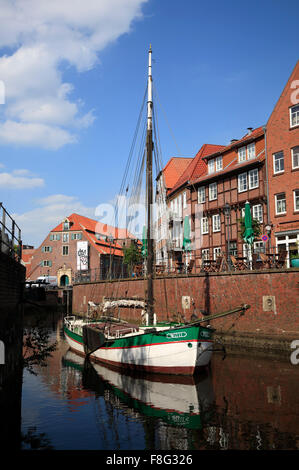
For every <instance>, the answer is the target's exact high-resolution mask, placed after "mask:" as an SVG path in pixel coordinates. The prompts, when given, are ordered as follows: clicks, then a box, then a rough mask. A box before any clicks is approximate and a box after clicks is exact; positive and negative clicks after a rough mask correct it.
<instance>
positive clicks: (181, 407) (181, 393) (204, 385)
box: [63, 351, 214, 448]
mask: <svg viewBox="0 0 299 470" xmlns="http://www.w3.org/2000/svg"><path fill="white" fill-rule="evenodd" d="M63 364H64V365H65V366H68V367H74V368H77V369H79V370H81V371H82V384H83V387H84V388H85V389H86V390H91V391H93V392H94V393H95V395H96V397H97V398H99V397H103V398H104V400H105V402H106V403H107V404H108V406H109V407H113V409H114V410H118V411H119V412H120V413H124V414H125V415H127V416H128V415H131V417H132V416H133V417H134V420H135V421H136V420H138V419H139V420H143V419H144V417H149V418H156V419H159V420H161V422H163V423H165V424H166V425H167V428H168V432H170V428H171V427H179V428H185V429H197V430H198V429H201V428H202V426H203V423H204V422H205V421H207V420H208V419H209V416H210V414H211V408H212V404H213V403H214V394H213V386H212V381H211V378H210V377H209V375H208V374H202V375H201V376H196V377H184V376H173V375H172V376H166V375H158V374H157V375H155V374H147V375H145V374H143V375H136V374H129V373H124V372H121V373H120V372H119V371H118V370H113V369H111V368H108V367H106V366H103V365H100V364H98V363H90V362H88V361H87V362H84V359H83V358H81V357H80V356H78V355H77V354H76V353H74V352H72V351H68V352H67V353H66V354H65V356H64V359H63ZM98 405H99V406H101V405H102V403H98ZM98 411H100V410H98ZM160 438H161V436H160ZM181 438H182V436H181ZM164 439H165V438H164ZM180 445H181V444H180ZM186 448H188V447H186Z"/></svg>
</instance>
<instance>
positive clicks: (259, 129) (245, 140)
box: [203, 126, 264, 160]
mask: <svg viewBox="0 0 299 470" xmlns="http://www.w3.org/2000/svg"><path fill="white" fill-rule="evenodd" d="M263 134H264V129H263V126H260V127H257V128H256V129H253V130H252V132H251V133H250V134H249V133H247V134H245V135H244V137H242V138H241V139H239V140H236V141H234V142H232V143H230V144H229V145H226V146H224V147H222V149H219V150H215V151H214V152H213V153H209V154H208V155H205V156H204V157H203V158H205V159H206V160H209V159H210V158H213V157H215V156H216V155H219V154H220V153H221V154H224V153H226V152H228V151H229V150H231V149H233V148H235V147H241V146H242V145H245V144H247V143H250V142H251V141H252V140H255V139H257V138H258V137H260V136H262V135H263ZM206 157H209V158H206Z"/></svg>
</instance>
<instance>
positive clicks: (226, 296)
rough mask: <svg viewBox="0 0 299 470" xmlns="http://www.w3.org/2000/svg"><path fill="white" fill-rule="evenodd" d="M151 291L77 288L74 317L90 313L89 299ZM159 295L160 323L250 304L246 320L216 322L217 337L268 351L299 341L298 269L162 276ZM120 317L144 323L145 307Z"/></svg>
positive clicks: (130, 283) (114, 284)
mask: <svg viewBox="0 0 299 470" xmlns="http://www.w3.org/2000/svg"><path fill="white" fill-rule="evenodd" d="M145 289H146V282H145V281H144V280H143V279H124V280H117V281H110V282H105V281H99V282H94V283H93V282H91V283H84V284H83V283H82V284H76V285H74V287H73V313H74V314H78V315H83V316H84V315H86V313H87V304H88V301H92V302H94V303H101V302H102V300H103V297H114V298H132V297H144V293H145ZM154 297H155V302H156V308H155V311H156V313H157V315H158V319H159V321H162V320H175V319H178V318H179V317H180V315H183V316H184V317H185V318H186V319H187V320H190V318H191V315H192V314H193V313H195V314H196V315H197V316H200V317H202V316H203V315H202V313H201V311H205V312H206V313H207V314H210V315H212V314H216V313H221V312H225V311H228V310H231V309H234V308H236V307H238V306H240V305H241V304H249V305H250V306H251V307H250V309H249V310H247V311H246V313H245V315H243V316H239V314H233V315H229V316H227V317H224V318H219V319H215V320H212V321H211V322H210V324H211V326H212V327H214V328H216V330H217V334H221V335H222V336H223V335H224V336H226V338H229V339H228V340H227V341H228V344H232V345H235V346H241V347H243V346H244V344H248V346H249V347H254V348H257V349H265V348H266V349H267V348H269V346H270V345H271V344H272V347H273V349H275V348H278V349H288V350H289V347H290V340H292V339H298V340H299V269H296V268H292V269H286V270H275V271H274V270H261V271H240V272H232V273H207V274H205V273H203V274H194V275H188V276H186V275H182V276H176V277H174V276H163V277H162V276H161V277H157V278H156V279H155V280H154ZM120 313H121V317H122V318H124V319H128V320H131V321H132V320H133V321H135V322H137V323H139V322H140V321H141V311H140V309H132V308H126V309H121V312H120ZM117 314H118V311H116V312H115V315H116V316H117ZM242 338H243V339H242ZM274 343H275V344H274ZM284 343H285V344H284Z"/></svg>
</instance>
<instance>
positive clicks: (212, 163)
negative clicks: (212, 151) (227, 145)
mask: <svg viewBox="0 0 299 470" xmlns="http://www.w3.org/2000/svg"><path fill="white" fill-rule="evenodd" d="M214 168H215V160H214V159H212V160H209V161H208V172H209V174H210V173H214V171H215V169H214Z"/></svg>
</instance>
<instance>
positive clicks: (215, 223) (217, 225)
mask: <svg viewBox="0 0 299 470" xmlns="http://www.w3.org/2000/svg"><path fill="white" fill-rule="evenodd" d="M212 222H213V232H220V215H219V214H215V215H213V217H212Z"/></svg>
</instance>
